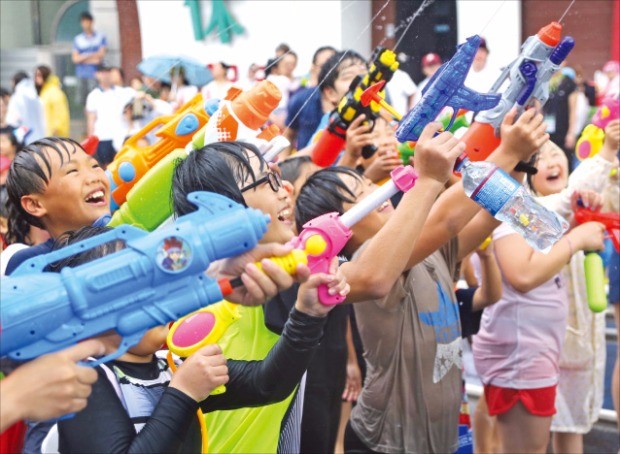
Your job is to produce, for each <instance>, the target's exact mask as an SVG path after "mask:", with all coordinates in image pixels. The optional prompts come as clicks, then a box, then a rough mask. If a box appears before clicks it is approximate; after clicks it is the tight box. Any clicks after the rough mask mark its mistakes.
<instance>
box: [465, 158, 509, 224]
mask: <svg viewBox="0 0 620 454" xmlns="http://www.w3.org/2000/svg"><path fill="white" fill-rule="evenodd" d="M519 187H520V185H519V183H518V182H517V181H515V180H514V179H513V178H511V177H510V175H508V174H507V173H506V172H504V171H503V170H502V169H500V168H497V167H496V168H495V169H493V170H492V171H491V172H490V173H489V174H488V175H487V177H486V178H485V179H484V180H483V181H482V183H480V185H479V186H478V187H477V188H476V190H475V191H474V192H473V193H472V194H471V198H472V200H473V201H474V202H476V203H477V204H478V205H480V206H481V207H482V208H484V209H485V210H487V211H488V212H489V213H491V214H492V215H493V216H495V215H496V214H497V212H498V211H499V210H501V209H502V207H503V206H504V205H505V204H506V202H508V200H510V198H511V197H512V195H513V194H514V193H515V192H516V191H517V189H519Z"/></svg>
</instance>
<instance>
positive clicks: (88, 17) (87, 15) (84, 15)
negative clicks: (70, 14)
mask: <svg viewBox="0 0 620 454" xmlns="http://www.w3.org/2000/svg"><path fill="white" fill-rule="evenodd" d="M83 20H89V21H91V22H92V21H93V20H95V19H94V18H93V15H92V14H90V13H89V12H88V11H84V12H82V14H80V22H81V21H83Z"/></svg>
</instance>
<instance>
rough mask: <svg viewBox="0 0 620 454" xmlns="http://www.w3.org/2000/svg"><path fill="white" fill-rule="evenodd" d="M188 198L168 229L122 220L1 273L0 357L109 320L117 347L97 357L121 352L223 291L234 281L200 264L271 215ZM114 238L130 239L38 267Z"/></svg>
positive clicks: (218, 199) (61, 344)
mask: <svg viewBox="0 0 620 454" xmlns="http://www.w3.org/2000/svg"><path fill="white" fill-rule="evenodd" d="M188 200H190V201H191V202H192V203H194V204H195V205H196V206H197V207H198V210H197V211H195V212H193V213H190V214H188V215H185V216H182V217H180V218H179V219H178V220H177V221H176V223H175V224H173V225H171V226H169V227H167V228H164V229H160V230H158V231H156V232H152V233H146V232H144V231H142V230H139V229H137V228H135V227H131V226H122V227H119V228H117V229H113V230H112V231H110V232H107V233H104V234H102V235H99V236H96V237H93V238H89V239H87V240H84V241H81V242H79V243H76V244H74V245H71V246H69V247H67V248H64V249H60V250H57V251H54V252H51V253H49V254H46V255H42V256H38V257H35V258H33V259H30V260H28V261H26V262H24V263H23V264H22V265H21V266H20V267H19V268H18V269H17V270H15V272H14V273H13V274H12V275H11V276H10V277H5V278H3V279H2V305H1V306H0V326H1V330H0V356H6V355H8V356H9V357H10V358H13V359H16V360H27V359H32V358H36V357H38V356H40V355H43V354H46V353H51V352H54V351H57V350H61V349H64V348H67V347H69V346H71V345H73V344H75V343H76V342H79V341H81V340H84V339H87V338H90V337H93V336H96V335H98V334H101V333H104V332H106V331H109V330H112V329H113V330H115V331H116V332H117V333H118V334H119V335H120V336H121V337H122V341H121V344H120V347H119V349H118V350H117V351H116V352H114V353H112V354H110V355H108V356H106V357H104V358H101V359H99V360H98V361H96V363H95V364H100V363H103V362H107V361H110V360H112V359H115V358H118V357H119V356H120V355H122V354H123V353H125V352H126V351H127V349H129V348H130V347H131V346H133V345H135V344H137V343H138V342H139V341H140V339H141V338H142V337H143V336H144V334H145V333H146V331H147V330H149V329H151V328H153V327H156V326H160V325H164V324H166V323H168V322H170V321H173V320H177V319H179V318H181V317H183V316H185V315H187V314H189V313H191V312H194V311H196V310H198V309H200V308H202V307H204V306H208V305H209V304H212V303H215V302H217V301H220V300H222V299H223V298H224V296H225V295H227V294H229V293H230V292H231V291H232V285H231V283H230V282H229V281H226V280H220V281H216V280H214V279H211V278H209V277H208V276H206V275H205V274H204V272H205V270H206V269H207V268H208V267H209V265H210V264H211V263H212V262H213V261H215V260H219V259H223V258H226V257H234V256H237V255H240V254H242V253H244V252H246V251H248V250H251V249H252V248H254V247H255V246H256V244H257V243H258V241H259V240H260V239H261V238H262V236H263V235H264V233H265V232H266V231H267V223H268V222H269V217H268V216H266V215H264V214H263V213H261V212H260V211H258V210H255V209H251V208H244V207H242V206H241V205H239V204H237V203H235V202H233V201H231V200H230V199H228V198H226V197H223V196H221V195H218V194H213V193H208V192H194V193H191V194H190V195H189V196H188ZM118 240H121V241H124V242H125V244H126V246H125V248H124V249H122V250H119V251H117V252H115V253H112V254H110V255H107V256H104V257H101V258H99V259H97V260H94V261H92V262H89V263H85V264H83V265H80V266H76V267H75V268H64V269H63V270H62V271H61V272H60V273H52V272H45V271H44V269H45V267H47V266H48V265H49V264H51V263H55V262H57V261H59V260H62V259H64V258H66V257H70V256H72V255H75V254H77V253H81V252H84V251H88V250H91V249H93V248H96V247H99V246H101V245H103V244H107V243H110V242H114V241H118ZM89 364H91V363H89Z"/></svg>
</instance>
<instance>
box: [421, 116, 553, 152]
mask: <svg viewBox="0 0 620 454" xmlns="http://www.w3.org/2000/svg"><path fill="white" fill-rule="evenodd" d="M516 115H517V109H516V108H513V109H512V110H511V111H510V112H508V113H507V114H506V116H505V117H504V121H502V126H501V136H502V145H501V146H502V148H503V149H504V150H505V151H506V152H507V153H509V154H511V155H514V156H515V157H516V158H518V159H519V161H524V162H527V161H528V160H529V159H530V157H531V156H532V155H533V154H534V153H535V152H536V151H537V150H538V149H539V148H540V147H541V146H542V145H543V144H544V143H545V142H546V141H547V140H549V134H547V133H546V132H545V131H546V129H547V125H546V124H545V123H544V122H543V116H542V114H540V113H536V109H533V108H532V109H528V110H526V111H525V112H524V113H523V115H521V116H520V117H519V119H518V120H517V121H516V122H515V117H516ZM416 151H417V149H416Z"/></svg>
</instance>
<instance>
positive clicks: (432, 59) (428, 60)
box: [422, 53, 442, 68]
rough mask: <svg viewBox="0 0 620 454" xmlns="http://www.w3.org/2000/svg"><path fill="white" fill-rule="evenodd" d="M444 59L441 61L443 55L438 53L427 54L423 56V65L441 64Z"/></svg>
mask: <svg viewBox="0 0 620 454" xmlns="http://www.w3.org/2000/svg"><path fill="white" fill-rule="evenodd" d="M441 63H442V61H441V57H440V56H439V55H437V54H433V53H430V54H426V55H425V56H424V57H422V67H423V68H424V67H426V66H432V65H441Z"/></svg>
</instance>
